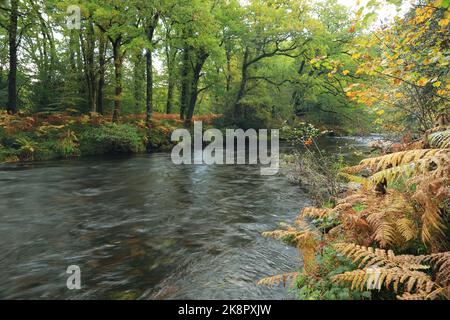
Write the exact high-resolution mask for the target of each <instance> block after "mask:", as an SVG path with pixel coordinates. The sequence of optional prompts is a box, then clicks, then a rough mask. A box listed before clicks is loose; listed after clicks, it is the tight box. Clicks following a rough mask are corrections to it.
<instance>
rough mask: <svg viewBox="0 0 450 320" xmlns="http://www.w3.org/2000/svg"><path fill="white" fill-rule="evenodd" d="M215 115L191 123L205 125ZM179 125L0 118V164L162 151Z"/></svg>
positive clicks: (170, 119) (93, 117) (132, 118)
mask: <svg viewBox="0 0 450 320" xmlns="http://www.w3.org/2000/svg"><path fill="white" fill-rule="evenodd" d="M218 117H219V116H218V115H208V116H198V117H194V119H193V120H202V121H204V122H205V123H210V122H211V121H212V120H213V119H216V118H218ZM183 126H184V123H183V121H182V120H180V119H179V116H178V115H175V114H159V113H154V114H153V118H152V121H151V125H150V127H147V125H146V123H145V115H126V116H123V117H122V118H121V121H120V123H117V124H116V123H112V121H111V119H110V117H108V116H102V115H99V114H90V115H74V114H70V113H68V112H66V113H52V114H45V113H37V114H32V115H26V114H19V115H8V114H6V113H4V112H3V113H0V163H2V162H25V161H40V160H51V159H68V158H76V157H82V156H92V155H103V154H122V153H125V154H126V153H143V152H146V151H167V150H170V149H171V148H172V146H173V143H172V141H171V140H170V136H171V133H172V132H173V130H175V129H177V128H182V127H183Z"/></svg>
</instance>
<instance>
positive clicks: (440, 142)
mask: <svg viewBox="0 0 450 320" xmlns="http://www.w3.org/2000/svg"><path fill="white" fill-rule="evenodd" d="M428 142H429V144H430V146H431V147H432V148H450V129H447V130H445V131H438V132H434V133H431V134H430V135H429V136H428Z"/></svg>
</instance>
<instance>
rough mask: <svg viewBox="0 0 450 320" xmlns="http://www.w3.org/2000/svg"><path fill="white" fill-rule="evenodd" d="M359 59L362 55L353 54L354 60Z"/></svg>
mask: <svg viewBox="0 0 450 320" xmlns="http://www.w3.org/2000/svg"><path fill="white" fill-rule="evenodd" d="M359 57H361V54H360V53H354V54H352V58H353V59H359Z"/></svg>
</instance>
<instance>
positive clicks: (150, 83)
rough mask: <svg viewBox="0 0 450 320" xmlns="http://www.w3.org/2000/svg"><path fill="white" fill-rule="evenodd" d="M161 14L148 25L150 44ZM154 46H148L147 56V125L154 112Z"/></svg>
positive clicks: (154, 16)
mask: <svg viewBox="0 0 450 320" xmlns="http://www.w3.org/2000/svg"><path fill="white" fill-rule="evenodd" d="M158 20H159V14H158V13H155V14H154V15H153V17H152V18H151V20H150V24H149V25H148V26H147V40H148V41H149V43H150V45H152V44H153V34H154V32H155V29H156V26H157V25H158ZM152 52H153V48H148V49H147V53H146V55H145V56H146V58H147V66H146V69H147V72H146V73H147V98H146V101H145V111H146V120H145V123H146V124H147V127H149V125H150V120H151V119H152V113H153V61H152Z"/></svg>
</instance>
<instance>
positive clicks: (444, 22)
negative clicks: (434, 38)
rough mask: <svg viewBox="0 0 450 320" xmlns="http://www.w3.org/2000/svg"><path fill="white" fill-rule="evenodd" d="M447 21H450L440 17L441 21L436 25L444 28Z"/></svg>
mask: <svg viewBox="0 0 450 320" xmlns="http://www.w3.org/2000/svg"><path fill="white" fill-rule="evenodd" d="M449 22H450V20H449V19H441V21H439V22H438V25H439V26H441V27H442V28H445V27H446V26H447V25H448V23H449Z"/></svg>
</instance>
